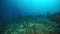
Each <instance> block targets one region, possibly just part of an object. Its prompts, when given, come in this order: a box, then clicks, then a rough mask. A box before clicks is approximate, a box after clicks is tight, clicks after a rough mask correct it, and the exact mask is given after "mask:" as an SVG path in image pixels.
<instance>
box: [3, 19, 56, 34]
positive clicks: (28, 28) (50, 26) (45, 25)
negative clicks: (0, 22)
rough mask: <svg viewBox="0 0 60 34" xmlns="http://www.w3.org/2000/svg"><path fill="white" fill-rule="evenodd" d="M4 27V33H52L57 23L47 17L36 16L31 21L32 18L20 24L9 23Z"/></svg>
mask: <svg viewBox="0 0 60 34" xmlns="http://www.w3.org/2000/svg"><path fill="white" fill-rule="evenodd" d="M26 22H27V23H26ZM6 27H7V28H6V30H5V32H4V34H54V32H55V31H54V30H56V28H55V27H57V25H56V23H55V22H52V21H50V20H49V19H39V18H36V19H34V20H33V22H32V20H31V21H29V20H27V21H23V22H22V23H20V24H19V23H18V24H17V25H15V24H11V25H10V26H6Z"/></svg>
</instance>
